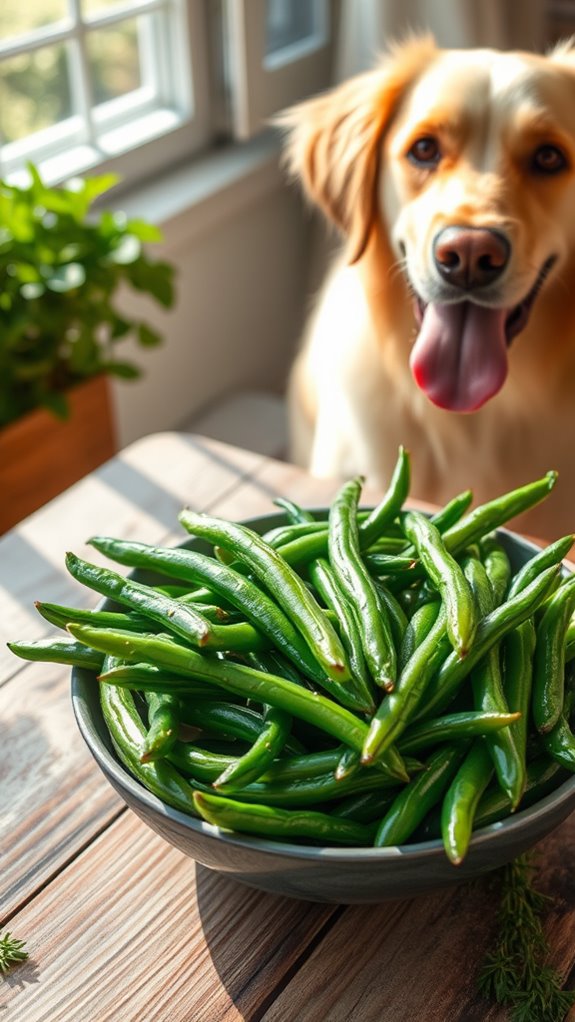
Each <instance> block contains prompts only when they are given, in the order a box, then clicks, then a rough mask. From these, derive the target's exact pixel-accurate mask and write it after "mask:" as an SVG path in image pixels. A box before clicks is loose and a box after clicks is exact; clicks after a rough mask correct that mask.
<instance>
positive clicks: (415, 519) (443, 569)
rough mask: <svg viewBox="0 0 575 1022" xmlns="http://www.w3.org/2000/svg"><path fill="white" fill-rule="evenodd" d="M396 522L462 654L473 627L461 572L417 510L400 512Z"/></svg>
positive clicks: (473, 616)
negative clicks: (438, 597)
mask: <svg viewBox="0 0 575 1022" xmlns="http://www.w3.org/2000/svg"><path fill="white" fill-rule="evenodd" d="M400 523H401V526H402V529H403V531H404V532H405V535H406V536H407V538H408V539H410V540H411V541H412V542H413V543H414V544H415V547H416V549H417V552H418V555H419V559H420V561H421V563H422V565H423V567H424V568H425V571H426V573H427V576H428V578H429V580H430V581H431V582H432V584H433V585H434V586H435V587H436V589H437V590H438V591H439V593H440V595H441V597H442V599H443V602H444V604H445V610H446V615H447V634H448V635H449V638H450V640H451V644H452V646H453V648H454V649H455V650H456V651H457V652H458V653H459V655H460V656H461V657H464V656H466V654H467V652H468V649H469V646H470V645H471V643H472V642H473V636H474V635H475V629H476V627H477V613H476V608H475V603H474V600H473V594H472V592H471V589H470V587H469V583H468V582H467V580H466V578H465V576H464V574H463V571H462V570H461V568H460V566H459V564H458V563H457V562H456V561H455V560H454V558H453V557H452V556H451V555H450V554H449V553H448V552H447V550H446V548H445V547H444V545H443V542H442V539H441V535H440V533H439V532H438V530H437V529H436V528H435V526H434V525H432V524H431V522H430V521H429V519H428V518H426V517H425V515H423V514H421V512H419V511H404V512H402V514H401V515H400Z"/></svg>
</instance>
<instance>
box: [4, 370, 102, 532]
mask: <svg viewBox="0 0 575 1022" xmlns="http://www.w3.org/2000/svg"><path fill="white" fill-rule="evenodd" d="M68 397H69V400H70V417H69V418H68V419H67V420H66V421H65V422H62V421H61V420H60V419H56V418H55V417H54V416H53V415H51V414H50V413H49V412H47V411H45V410H44V409H41V410H39V411H34V412H31V413H29V414H28V415H25V416H23V417H22V418H21V419H18V420H17V421H16V422H13V423H10V425H9V426H5V427H4V428H2V429H0V495H1V496H0V533H2V532H5V531H6V530H7V529H10V528H12V526H13V525H15V524H16V523H17V522H19V521H21V520H22V518H25V517H26V515H29V514H31V513H32V511H36V509H37V508H39V507H41V506H42V504H45V503H46V502H47V501H48V500H51V499H52V497H56V496H57V495H58V494H59V493H61V492H62V491H63V490H65V489H66V488H67V487H68V486H71V485H72V483H75V482H77V481H78V479H81V478H82V477H83V476H85V475H86V474H87V473H88V472H91V471H92V469H94V468H97V466H98V465H101V464H102V462H104V461H107V459H108V458H111V457H112V456H113V454H115V452H116V449H117V447H116V436H115V427H114V420H113V414H112V405H111V399H110V391H109V383H108V379H107V377H106V376H95V377H93V378H92V379H90V380H87V381H86V382H85V383H80V384H78V385H77V386H76V387H73V388H72V389H71V390H70V392H69V395H68Z"/></svg>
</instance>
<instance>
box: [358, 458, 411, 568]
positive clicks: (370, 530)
mask: <svg viewBox="0 0 575 1022" xmlns="http://www.w3.org/2000/svg"><path fill="white" fill-rule="evenodd" d="M410 477H411V469H410V458H409V452H408V451H406V449H405V448H404V447H400V448H399V452H398V456H397V461H396V464H395V468H394V470H393V472H392V475H391V479H390V483H389V487H388V489H387V491H386V493H385V494H384V496H383V498H382V500H381V501H380V502H379V504H378V505H377V507H374V509H373V511H371V513H370V514H369V515H368V517H367V518H366V519H365V520H364V521H363V522H361V524H360V526H359V530H358V532H359V536H358V539H359V546H360V547H361V549H362V550H366V549H367V548H368V547H369V546H371V544H372V543H373V541H374V540H375V539H377V537H378V536H380V535H381V534H382V533H383V532H385V529H386V526H387V525H388V524H389V523H390V522H392V521H393V519H394V518H395V517H396V515H397V514H398V513H399V511H400V509H401V507H402V505H403V503H404V502H405V500H406V499H407V495H408V493H409V485H410Z"/></svg>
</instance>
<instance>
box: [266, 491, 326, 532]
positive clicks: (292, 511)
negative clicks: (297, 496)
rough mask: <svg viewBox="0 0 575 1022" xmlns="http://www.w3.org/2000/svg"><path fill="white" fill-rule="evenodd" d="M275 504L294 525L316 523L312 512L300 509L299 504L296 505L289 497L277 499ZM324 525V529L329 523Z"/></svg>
mask: <svg viewBox="0 0 575 1022" xmlns="http://www.w3.org/2000/svg"><path fill="white" fill-rule="evenodd" d="M274 504H276V505H277V506H278V507H281V508H282V509H283V510H284V511H285V513H286V515H287V519H288V521H289V522H290V523H291V524H292V525H298V524H299V525H301V524H303V523H305V522H315V517H314V515H313V514H312V512H311V511H308V510H307V509H305V508H302V507H300V505H299V504H296V503H294V501H293V500H288V498H287V497H276V499H275V500H274ZM322 524H323V525H324V527H326V526H327V522H323V523H322Z"/></svg>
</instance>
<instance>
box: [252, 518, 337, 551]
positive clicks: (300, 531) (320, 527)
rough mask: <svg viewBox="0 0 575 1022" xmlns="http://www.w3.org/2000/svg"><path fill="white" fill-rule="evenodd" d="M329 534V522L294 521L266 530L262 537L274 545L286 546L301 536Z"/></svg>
mask: <svg viewBox="0 0 575 1022" xmlns="http://www.w3.org/2000/svg"><path fill="white" fill-rule="evenodd" d="M318 534H320V535H321V534H325V535H327V522H294V523H293V524H289V525H278V526H276V528H275V529H270V530H269V532H264V533H263V535H262V539H263V541H264V542H265V543H269V545H270V546H272V547H275V548H277V547H281V546H285V545H286V544H287V543H292V542H293V541H294V540H296V539H299V538H300V537H301V536H316V535H318Z"/></svg>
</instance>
